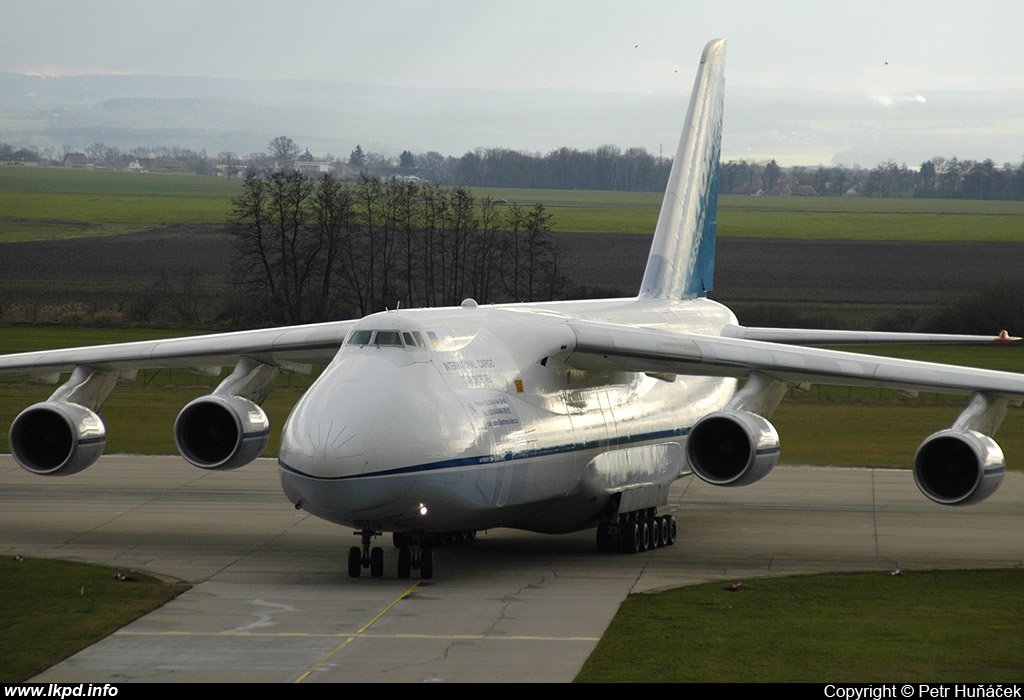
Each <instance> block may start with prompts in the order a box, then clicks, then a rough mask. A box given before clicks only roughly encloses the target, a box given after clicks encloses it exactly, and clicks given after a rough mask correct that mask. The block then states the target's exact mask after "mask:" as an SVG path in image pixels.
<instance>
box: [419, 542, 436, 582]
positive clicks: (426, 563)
mask: <svg viewBox="0 0 1024 700" xmlns="http://www.w3.org/2000/svg"><path fill="white" fill-rule="evenodd" d="M420 578H422V579H428V578H434V553H433V552H432V551H431V550H430V548H429V547H424V548H423V549H421V550H420Z"/></svg>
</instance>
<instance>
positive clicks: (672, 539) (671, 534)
mask: <svg viewBox="0 0 1024 700" xmlns="http://www.w3.org/2000/svg"><path fill="white" fill-rule="evenodd" d="M675 543H676V516H674V515H670V516H668V544H669V545H670V546H671V545H674V544H675Z"/></svg>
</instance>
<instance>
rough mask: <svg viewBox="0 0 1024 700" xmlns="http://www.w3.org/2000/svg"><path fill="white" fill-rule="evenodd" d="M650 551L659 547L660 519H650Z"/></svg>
mask: <svg viewBox="0 0 1024 700" xmlns="http://www.w3.org/2000/svg"><path fill="white" fill-rule="evenodd" d="M650 523H651V547H650V548H651V549H657V548H658V547H661V546H662V545H661V518H651V520H650Z"/></svg>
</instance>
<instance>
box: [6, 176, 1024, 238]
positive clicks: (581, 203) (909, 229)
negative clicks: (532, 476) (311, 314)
mask: <svg viewBox="0 0 1024 700" xmlns="http://www.w3.org/2000/svg"><path fill="white" fill-rule="evenodd" d="M240 192H241V185H240V182H239V181H238V180H227V179H221V178H214V177H200V176H194V175H157V174H147V173H120V172H104V171H85V170H65V169H62V168H24V167H15V166H6V167H0V242H11V241H26V240H52V239H53V238H64V237H76V236H95V235H103V234H106V235H110V234H118V233H126V232H130V231H142V230H146V229H150V228H156V227H161V226H173V225H181V224H203V223H208V224H221V223H223V222H224V221H225V219H226V218H227V216H228V215H229V214H230V211H231V198H232V197H234V196H236V195H237V194H239V193H240ZM474 194H475V195H476V196H477V197H481V198H483V197H486V198H489V199H497V198H501V199H506V200H508V201H509V202H517V203H519V204H521V205H524V206H532V205H533V204H535V203H538V202H539V203H541V204H544V206H545V207H547V208H548V209H549V210H550V212H551V213H552V214H554V216H555V226H556V229H557V230H559V231H563V232H577V233H640V234H649V233H651V232H652V231H653V230H654V226H655V224H656V222H657V219H658V209H659V207H660V206H661V193H653V192H591V191H575V190H515V189H494V188H483V189H478V190H476V191H474ZM718 221H719V233H720V234H721V235H722V236H725V237H729V236H736V237H748V238H749V237H757V238H795V239H822V238H831V239H834V238H842V239H845V240H865V241H867V240H871V241H877V240H901V241H1020V240H1021V231H1022V228H1024V202H974V201H963V200H920V199H868V198H857V197H846V198H831V197H821V198H818V197H741V196H723V197H721V198H720V200H719V217H718Z"/></svg>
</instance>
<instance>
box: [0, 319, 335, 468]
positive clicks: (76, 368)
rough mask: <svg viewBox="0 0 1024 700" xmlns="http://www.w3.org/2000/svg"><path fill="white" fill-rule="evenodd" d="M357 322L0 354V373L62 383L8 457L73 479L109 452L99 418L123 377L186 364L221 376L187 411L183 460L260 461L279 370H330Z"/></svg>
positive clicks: (16, 431)
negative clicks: (228, 368)
mask: <svg viewBox="0 0 1024 700" xmlns="http://www.w3.org/2000/svg"><path fill="white" fill-rule="evenodd" d="M352 323H354V321H338V322H331V323H319V324H310V325H304V326H286V327H281V328H266V329H262V330H253V331H239V332H234V333H218V334H213V335H205V336H194V337H185V338H172V339H169V340H150V341H141V342H132V343H112V344H109V345H93V346H88V347H80V348H67V349H62V350H43V351H39V352H25V353H19V354H15V355H4V356H0V375H24V376H28V377H31V378H33V379H36V380H38V381H42V382H45V383H50V384H57V383H58V382H59V381H60V379H61V375H62V374H64V373H67V372H70V373H71V376H70V377H69V378H68V379H67V380H66V381H65V382H64V383H63V384H61V385H60V386H59V387H58V388H57V390H56V391H54V393H53V394H52V395H51V396H50V398H49V399H48V400H46V401H44V402H41V403H37V404H34V405H32V406H29V407H28V408H26V409H25V410H24V411H22V412H21V413H20V414H19V415H18V417H17V418H16V419H15V420H14V422H13V423H12V424H11V431H10V441H11V442H10V444H11V452H12V453H13V454H14V455H15V458H16V459H17V460H18V462H19V463H20V464H21V465H22V466H23V467H24V468H25V469H27V470H28V471H30V472H33V473H35V474H41V475H58V474H74V473H76V472H80V471H82V470H83V469H85V468H87V467H88V466H89V465H91V464H92V463H93V462H95V461H96V459H98V458H99V456H100V455H101V454H102V453H103V448H104V445H105V443H106V427H105V426H104V424H103V421H102V420H101V419H100V417H99V415H98V414H97V411H98V410H99V409H100V406H102V405H103V402H104V401H105V400H106V398H107V396H109V395H110V392H111V391H112V390H113V388H114V385H115V384H116V382H117V380H118V379H119V378H120V377H124V376H128V377H132V376H133V375H132V373H133V372H135V371H136V370H140V369H149V368H165V367H188V368H192V369H196V370H205V371H204V372H203V373H204V374H210V375H212V376H219V375H220V373H221V367H222V366H223V365H228V364H231V365H234V366H235V367H234V370H233V371H232V372H231V373H230V374H228V375H227V376H226V377H225V378H224V379H222V380H221V382H220V384H219V385H218V386H217V388H216V389H214V391H213V392H212V393H211V394H209V395H207V396H202V397H199V398H197V399H195V400H194V401H192V402H191V403H189V404H188V405H187V406H185V408H183V409H182V411H181V413H179V414H178V419H177V420H176V421H175V424H174V437H175V442H176V443H177V445H178V449H179V451H180V452H181V454H182V456H183V457H184V458H185V459H186V460H188V461H189V462H191V463H192V464H194V465H196V466H198V467H201V468H203V469H234V468H236V467H240V466H242V465H244V464H247V463H248V462H250V461H252V460H253V459H254V458H255V457H257V456H258V455H259V454H260V453H261V452H262V451H263V448H264V447H265V446H266V444H267V441H268V439H269V433H270V423H269V420H268V419H267V416H266V413H264V411H263V409H262V408H261V407H260V406H261V404H262V403H263V401H264V400H265V399H266V397H267V395H268V394H269V393H270V391H271V389H272V388H273V386H274V383H275V382H276V381H277V378H278V377H279V376H280V374H281V372H283V371H289V372H293V373H301V374H306V373H308V372H309V369H310V368H309V364H326V363H328V362H330V360H331V359H332V358H333V357H334V355H335V354H336V353H337V351H338V348H339V347H340V346H341V344H342V342H343V341H344V339H345V334H346V333H347V331H348V329H349V327H350V326H351V325H352Z"/></svg>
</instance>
